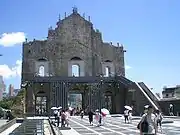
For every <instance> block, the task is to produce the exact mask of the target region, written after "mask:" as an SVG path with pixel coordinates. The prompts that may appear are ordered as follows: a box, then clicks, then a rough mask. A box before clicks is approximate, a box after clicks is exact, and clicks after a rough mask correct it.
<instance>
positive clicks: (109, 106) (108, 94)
mask: <svg viewBox="0 0 180 135" xmlns="http://www.w3.org/2000/svg"><path fill="white" fill-rule="evenodd" d="M104 98H105V108H106V109H108V110H109V111H110V112H111V111H112V92H109V91H107V92H105V97H104Z"/></svg>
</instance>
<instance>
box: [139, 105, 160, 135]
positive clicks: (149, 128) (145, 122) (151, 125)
mask: <svg viewBox="0 0 180 135" xmlns="http://www.w3.org/2000/svg"><path fill="white" fill-rule="evenodd" d="M139 129H140V135H156V134H157V125H156V116H155V115H154V114H153V108H152V106H149V107H148V111H147V113H145V114H144V115H143V116H142V118H141V121H140V123H139Z"/></svg>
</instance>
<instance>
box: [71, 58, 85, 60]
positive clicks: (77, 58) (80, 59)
mask: <svg viewBox="0 0 180 135" xmlns="http://www.w3.org/2000/svg"><path fill="white" fill-rule="evenodd" d="M71 60H82V59H81V58H79V57H73V58H71Z"/></svg>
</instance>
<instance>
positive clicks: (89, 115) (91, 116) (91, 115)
mask: <svg viewBox="0 0 180 135" xmlns="http://www.w3.org/2000/svg"><path fill="white" fill-rule="evenodd" d="M93 115H94V113H93V112H92V110H90V111H89V113H88V118H89V123H90V125H93V124H92V122H93Z"/></svg>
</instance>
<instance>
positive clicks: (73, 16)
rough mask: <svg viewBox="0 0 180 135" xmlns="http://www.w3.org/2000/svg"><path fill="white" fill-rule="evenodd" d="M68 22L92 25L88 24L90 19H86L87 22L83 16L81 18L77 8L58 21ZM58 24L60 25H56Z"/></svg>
mask: <svg viewBox="0 0 180 135" xmlns="http://www.w3.org/2000/svg"><path fill="white" fill-rule="evenodd" d="M69 21H73V22H74V23H76V24H80V22H85V23H86V24H89V25H92V23H91V22H90V17H89V18H88V20H86V19H85V16H81V15H80V14H79V13H78V11H77V8H73V12H72V13H71V14H70V15H69V16H67V17H66V15H65V18H64V19H62V20H60V22H62V23H63V22H69ZM58 24H61V23H59V22H58V23H57V25H58Z"/></svg>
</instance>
